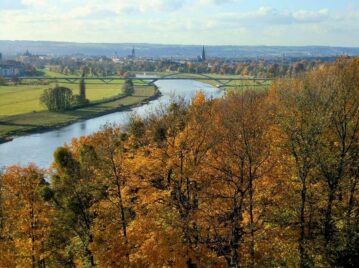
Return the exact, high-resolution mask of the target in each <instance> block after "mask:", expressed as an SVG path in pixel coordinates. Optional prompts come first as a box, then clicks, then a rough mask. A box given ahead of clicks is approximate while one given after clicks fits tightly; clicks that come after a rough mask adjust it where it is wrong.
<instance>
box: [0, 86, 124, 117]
mask: <svg viewBox="0 0 359 268" xmlns="http://www.w3.org/2000/svg"><path fill="white" fill-rule="evenodd" d="M55 85H56V83H51V84H49V85H32V84H31V81H30V82H28V83H27V84H20V85H8V86H0V116H8V115H16V114H23V113H29V112H34V111H36V112H39V111H43V110H46V107H45V106H43V105H41V104H40V101H39V99H40V96H41V94H42V92H43V91H44V89H46V88H49V87H54V86H55ZM58 85H60V86H64V87H68V88H70V89H72V90H73V92H74V94H79V83H78V82H75V83H70V82H66V81H61V83H58ZM122 85H123V81H112V82H111V83H108V84H105V83H103V82H102V81H97V80H92V81H91V82H87V83H86V97H87V98H88V99H89V100H90V101H93V100H101V99H105V98H109V97H113V96H116V95H120V94H121V93H122Z"/></svg>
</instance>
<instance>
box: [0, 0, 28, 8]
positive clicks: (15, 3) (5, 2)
mask: <svg viewBox="0 0 359 268" xmlns="http://www.w3.org/2000/svg"><path fill="white" fill-rule="evenodd" d="M25 7H26V6H25V5H23V3H22V1H21V0H1V1H0V10H18V9H24V8H25Z"/></svg>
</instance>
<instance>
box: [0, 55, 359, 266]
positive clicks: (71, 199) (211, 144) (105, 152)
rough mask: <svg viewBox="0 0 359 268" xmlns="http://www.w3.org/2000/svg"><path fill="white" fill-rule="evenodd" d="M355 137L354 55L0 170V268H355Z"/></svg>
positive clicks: (173, 108) (358, 249)
mask: <svg viewBox="0 0 359 268" xmlns="http://www.w3.org/2000/svg"><path fill="white" fill-rule="evenodd" d="M358 139H359V58H356V59H354V60H353V59H347V58H340V59H338V60H337V62H335V63H333V64H328V65H326V66H325V67H324V68H321V69H319V70H315V71H311V72H310V73H306V74H303V75H301V76H299V77H297V78H292V79H281V80H277V81H276V82H275V83H274V84H273V86H272V87H271V88H270V89H269V90H268V91H258V90H254V89H253V90H251V89H249V90H246V91H244V92H242V93H237V94H236V93H231V94H228V95H227V96H225V97H224V98H222V99H209V100H206V98H205V96H204V94H203V93H198V94H197V95H196V96H195V98H194V99H193V100H192V102H191V103H190V104H188V105H187V104H185V103H184V102H180V101H179V102H174V103H173V104H171V105H170V106H169V107H168V108H166V109H164V110H163V111H161V112H157V113H156V114H153V115H152V116H150V117H149V118H147V119H141V118H138V117H136V116H134V117H133V118H132V120H131V121H130V123H129V125H128V126H127V127H126V128H124V129H122V128H120V127H118V126H116V125H107V126H105V127H104V128H103V129H102V130H101V131H99V132H97V133H95V134H93V135H91V136H87V137H81V138H79V139H74V140H73V141H72V143H71V144H69V145H65V146H63V147H60V148H58V149H57V150H56V151H55V152H54V163H53V165H52V167H51V169H50V170H49V171H45V170H41V169H39V168H37V167H36V166H34V165H30V166H28V167H20V166H12V167H7V168H6V169H5V170H4V171H3V172H2V174H1V176H0V256H1V258H0V267H95V266H97V267H330V266H331V267H355V265H356V264H357V263H359V246H358V245H359V204H358V198H359V194H358V189H357V188H358V186H357V184H358V180H359V157H358V156H359V140H358ZM47 177H49V178H51V179H50V180H45V178H47Z"/></svg>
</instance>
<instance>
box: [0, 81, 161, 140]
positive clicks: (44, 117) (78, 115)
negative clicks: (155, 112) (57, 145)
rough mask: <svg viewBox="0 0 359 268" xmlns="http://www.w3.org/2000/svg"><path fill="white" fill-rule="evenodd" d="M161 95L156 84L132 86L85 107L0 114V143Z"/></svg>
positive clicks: (123, 108)
mask: <svg viewBox="0 0 359 268" xmlns="http://www.w3.org/2000/svg"><path fill="white" fill-rule="evenodd" d="M160 95H161V93H160V91H159V90H158V89H157V88H156V87H135V93H134V94H133V95H131V96H119V98H118V99H112V100H109V101H108V102H100V103H96V104H94V105H89V106H87V107H83V108H79V109H76V110H70V111H66V112H61V113H58V112H49V111H41V112H33V113H25V114H19V115H13V116H5V117H0V143H4V142H7V141H10V140H12V139H13V138H15V137H18V136H23V135H26V134H31V133H40V132H44V131H49V130H53V129H57V128H61V127H64V126H67V125H69V124H72V123H75V122H77V121H81V120H85V119H90V118H95V117H98V116H102V115H105V114H109V113H113V112H118V111H123V110H127V109H130V108H133V107H135V106H137V105H142V104H144V103H147V102H149V101H151V100H154V99H156V98H158V97H159V96H160Z"/></svg>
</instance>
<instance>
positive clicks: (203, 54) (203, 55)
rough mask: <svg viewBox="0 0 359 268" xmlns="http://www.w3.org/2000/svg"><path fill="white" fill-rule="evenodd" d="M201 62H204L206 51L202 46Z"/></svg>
mask: <svg viewBox="0 0 359 268" xmlns="http://www.w3.org/2000/svg"><path fill="white" fill-rule="evenodd" d="M202 61H206V51H205V49H204V46H203V48H202Z"/></svg>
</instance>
